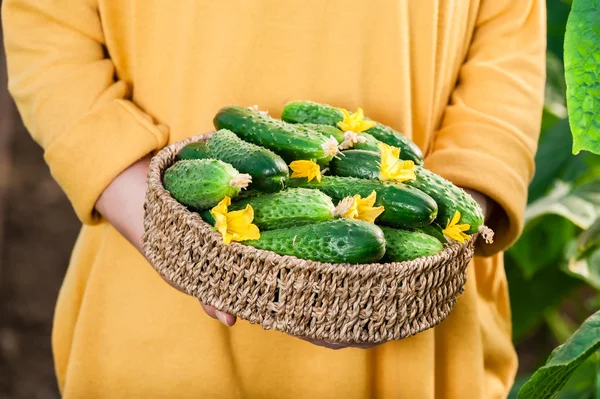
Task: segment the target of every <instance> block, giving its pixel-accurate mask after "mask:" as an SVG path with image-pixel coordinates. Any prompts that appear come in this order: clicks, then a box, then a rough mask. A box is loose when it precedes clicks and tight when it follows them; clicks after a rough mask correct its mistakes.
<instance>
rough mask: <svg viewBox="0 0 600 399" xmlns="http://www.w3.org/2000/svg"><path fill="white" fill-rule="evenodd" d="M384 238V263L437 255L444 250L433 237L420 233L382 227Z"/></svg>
mask: <svg viewBox="0 0 600 399" xmlns="http://www.w3.org/2000/svg"><path fill="white" fill-rule="evenodd" d="M381 230H382V231H383V234H384V236H385V242H386V245H385V256H384V257H383V261H385V262H404V261H407V260H413V259H417V258H420V257H422V256H431V255H435V254H439V253H440V252H442V250H443V249H444V247H443V245H442V243H441V242H440V241H439V240H438V239H437V238H435V237H432V236H430V235H427V234H425V233H422V232H420V231H409V230H398V229H392V228H390V227H385V226H382V227H381Z"/></svg>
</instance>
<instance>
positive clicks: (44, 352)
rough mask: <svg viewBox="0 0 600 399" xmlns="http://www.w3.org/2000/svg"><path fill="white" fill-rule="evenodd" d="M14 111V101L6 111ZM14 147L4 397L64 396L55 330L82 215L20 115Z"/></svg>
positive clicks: (1, 378) (7, 202) (3, 307)
mask: <svg viewBox="0 0 600 399" xmlns="http://www.w3.org/2000/svg"><path fill="white" fill-rule="evenodd" d="M9 112H13V113H14V112H15V111H14V108H12V107H11V108H9V109H2V110H0V115H2V116H4V117H6V116H7V115H8V113H9ZM13 116H14V114H13ZM16 120H18V118H16ZM9 149H10V155H11V156H10V157H9V158H11V159H12V162H11V163H10V165H9V173H8V179H7V181H5V182H4V183H7V185H5V187H6V188H7V189H6V190H5V191H6V192H5V198H4V208H5V209H4V224H3V226H0V230H3V233H2V234H0V237H3V239H2V240H1V241H2V242H1V244H0V249H2V252H1V253H0V398H12V399H25V398H39V399H51V398H58V397H59V394H58V390H57V386H56V379H55V376H54V368H53V363H52V353H51V346H50V331H51V326H52V315H53V312H54V304H55V301H56V296H57V294H58V290H59V288H60V284H61V281H62V278H63V276H64V273H65V269H66V267H67V264H68V261H69V256H70V251H71V248H72V246H73V243H74V241H75V237H76V235H77V232H78V229H79V222H78V221H77V219H76V218H75V215H74V213H73V211H72V209H71V206H70V204H69V203H68V202H67V200H66V198H65V196H64V194H63V193H62V192H61V190H60V188H59V187H58V186H57V185H56V183H55V182H54V180H52V178H51V176H50V174H49V172H48V169H47V167H46V165H45V163H44V161H43V156H42V151H41V149H40V148H39V147H38V146H37V144H35V143H34V142H33V140H32V139H31V138H30V137H29V135H28V134H27V132H26V131H25V129H24V128H23V127H22V125H20V123H19V124H17V126H16V128H15V131H14V132H13V135H12V145H11V146H10V148H9ZM0 211H2V210H0Z"/></svg>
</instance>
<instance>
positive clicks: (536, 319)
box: [505, 253, 582, 342]
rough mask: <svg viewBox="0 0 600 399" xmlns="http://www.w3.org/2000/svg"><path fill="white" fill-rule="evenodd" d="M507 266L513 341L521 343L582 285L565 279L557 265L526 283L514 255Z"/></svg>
mask: <svg viewBox="0 0 600 399" xmlns="http://www.w3.org/2000/svg"><path fill="white" fill-rule="evenodd" d="M505 262H506V278H507V280H508V289H509V293H510V295H509V298H510V308H511V315H512V326H513V329H512V332H513V340H514V341H515V342H519V341H520V340H522V339H523V338H525V337H526V336H527V335H528V334H529V333H531V332H532V331H533V330H534V329H535V328H536V327H537V326H538V325H539V324H540V323H541V322H543V321H544V315H545V314H546V312H548V311H550V310H552V309H553V308H555V307H556V306H558V305H560V303H562V301H563V300H564V299H565V297H567V296H568V295H569V294H570V293H572V292H573V291H574V290H575V288H577V287H579V286H581V285H582V282H581V281H580V280H578V279H575V278H573V277H571V276H568V275H566V274H565V273H564V272H562V271H561V270H560V268H559V267H558V265H555V266H554V267H546V268H544V269H542V270H540V271H539V272H537V273H536V274H535V275H533V277H532V278H531V279H526V278H525V277H524V276H523V273H522V272H521V269H520V268H519V267H517V266H516V264H515V260H514V258H513V256H512V254H510V253H507V255H506V259H505Z"/></svg>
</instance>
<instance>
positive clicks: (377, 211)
mask: <svg viewBox="0 0 600 399" xmlns="http://www.w3.org/2000/svg"><path fill="white" fill-rule="evenodd" d="M376 195H377V194H376V193H375V191H373V192H372V193H371V194H370V195H369V196H368V197H366V198H361V197H360V195H358V194H356V195H355V196H354V197H346V198H344V199H343V200H341V201H340V202H339V204H338V206H337V207H336V209H335V214H336V215H339V216H341V217H343V218H346V219H359V220H364V221H366V222H369V223H375V219H377V217H378V216H379V215H381V214H382V213H383V211H384V210H385V209H384V207H382V206H375V207H374V206H373V205H375V199H376Z"/></svg>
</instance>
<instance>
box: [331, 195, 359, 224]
mask: <svg viewBox="0 0 600 399" xmlns="http://www.w3.org/2000/svg"><path fill="white" fill-rule="evenodd" d="M357 205H358V204H357V203H356V199H354V198H353V197H345V198H344V199H342V200H341V201H340V202H339V203H338V204H337V206H336V207H335V211H334V214H335V215H337V216H340V217H342V218H344V219H356V217H357V216H358V209H356V207H357Z"/></svg>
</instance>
